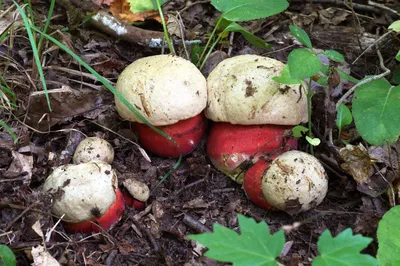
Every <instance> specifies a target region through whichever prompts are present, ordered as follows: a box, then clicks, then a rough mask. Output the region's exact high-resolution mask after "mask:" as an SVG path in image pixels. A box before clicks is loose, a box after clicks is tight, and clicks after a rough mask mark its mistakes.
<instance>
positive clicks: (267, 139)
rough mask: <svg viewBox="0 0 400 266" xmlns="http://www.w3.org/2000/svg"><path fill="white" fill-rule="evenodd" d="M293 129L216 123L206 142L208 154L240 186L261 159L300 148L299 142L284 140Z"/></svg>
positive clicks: (275, 126)
mask: <svg viewBox="0 0 400 266" xmlns="http://www.w3.org/2000/svg"><path fill="white" fill-rule="evenodd" d="M291 128H292V127H291V126H278V125H233V124H230V123H221V122H219V123H215V124H214V125H213V127H212V128H211V132H210V135H209V137H208V141H207V154H208V156H209V158H210V160H211V162H212V163H213V164H214V166H215V167H217V168H218V169H219V170H221V171H222V172H224V173H225V174H226V175H228V176H230V177H231V178H232V179H234V180H235V181H237V182H238V183H242V182H243V173H244V172H245V171H247V169H248V168H249V167H250V166H251V165H252V163H255V162H257V161H258V159H259V157H262V156H263V157H265V156H268V157H270V158H272V157H273V156H277V155H280V154H282V153H283V152H285V151H288V150H292V149H296V148H297V139H289V138H287V137H285V135H286V134H285V131H287V130H290V129H291Z"/></svg>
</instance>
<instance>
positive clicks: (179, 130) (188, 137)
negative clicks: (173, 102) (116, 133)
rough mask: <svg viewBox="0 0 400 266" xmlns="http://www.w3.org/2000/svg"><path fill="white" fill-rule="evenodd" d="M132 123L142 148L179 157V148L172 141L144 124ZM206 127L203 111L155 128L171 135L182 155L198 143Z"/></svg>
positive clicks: (161, 154)
mask: <svg viewBox="0 0 400 266" xmlns="http://www.w3.org/2000/svg"><path fill="white" fill-rule="evenodd" d="M132 125H133V129H134V130H135V131H136V132H137V133H138V135H139V142H140V144H141V146H142V147H143V148H144V149H146V150H147V151H149V152H152V153H154V154H155V155H158V156H163V157H171V158H178V157H179V154H180V150H179V148H178V147H177V146H176V144H175V143H174V142H172V141H171V140H168V139H166V138H164V137H163V136H161V135H160V134H158V133H157V132H155V131H154V130H152V129H151V128H150V127H149V126H147V125H146V124H141V123H136V122H135V123H132ZM206 127H207V119H206V117H205V116H204V114H203V113H200V114H198V115H196V116H194V117H192V118H189V119H186V120H181V121H179V122H177V123H175V124H172V125H168V126H159V127H157V128H158V129H160V130H161V131H163V132H165V133H166V134H168V135H169V136H171V138H173V139H174V140H175V141H176V142H177V143H178V144H179V146H180V148H181V151H182V155H187V154H189V153H191V152H192V151H193V150H194V149H195V148H196V146H197V144H199V142H200V140H201V138H202V136H203V135H204V133H205V131H206Z"/></svg>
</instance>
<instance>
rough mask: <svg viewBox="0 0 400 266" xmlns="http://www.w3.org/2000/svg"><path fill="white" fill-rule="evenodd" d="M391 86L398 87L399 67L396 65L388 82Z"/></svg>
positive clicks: (399, 79)
mask: <svg viewBox="0 0 400 266" xmlns="http://www.w3.org/2000/svg"><path fill="white" fill-rule="evenodd" d="M390 82H392V83H393V84H396V85H400V65H397V66H396V67H395V68H394V70H393V76H392V79H391V80H390Z"/></svg>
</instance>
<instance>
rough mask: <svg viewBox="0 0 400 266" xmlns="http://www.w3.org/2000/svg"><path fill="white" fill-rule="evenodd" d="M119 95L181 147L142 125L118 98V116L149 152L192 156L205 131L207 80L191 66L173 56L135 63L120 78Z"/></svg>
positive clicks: (162, 56)
mask: <svg viewBox="0 0 400 266" xmlns="http://www.w3.org/2000/svg"><path fill="white" fill-rule="evenodd" d="M116 88H117V90H118V91H119V93H120V94H121V95H122V96H123V97H125V98H126V100H127V101H128V102H129V103H131V104H132V106H134V107H135V108H136V109H137V111H138V112H140V114H141V115H142V116H144V117H145V118H146V119H147V120H148V121H149V123H150V124H152V125H153V126H157V127H158V129H160V130H161V131H164V132H165V133H167V134H168V135H170V136H171V137H172V138H173V139H174V140H175V141H176V142H177V143H178V144H179V146H180V150H179V148H178V147H177V146H176V144H175V143H173V142H172V141H170V140H168V139H166V138H164V137H163V136H161V135H159V134H158V133H156V132H155V131H153V130H152V129H151V128H150V127H148V126H147V125H146V124H143V121H141V120H140V119H139V118H138V117H137V116H136V115H135V114H133V113H132V112H131V111H130V110H129V109H128V108H127V107H126V106H125V105H124V104H123V103H122V101H120V100H119V99H118V97H116V98H115V104H116V108H117V111H118V113H119V115H120V116H121V117H122V118H123V119H126V120H129V121H131V122H133V123H132V125H133V128H134V130H136V131H137V133H138V136H139V142H140V144H141V145H142V146H143V148H145V149H146V150H148V151H150V152H152V153H154V154H156V155H159V156H164V157H179V155H180V151H182V154H183V155H186V154H188V153H190V152H192V151H193V150H194V149H195V147H196V145H197V144H198V143H199V142H200V139H201V137H202V136H203V134H204V132H205V129H206V118H205V117H204V115H203V114H202V111H203V109H204V108H205V107H206V103H207V85H206V80H205V78H204V76H203V75H202V74H201V72H200V71H199V70H198V69H197V68H196V66H195V65H193V64H192V63H191V62H189V61H187V60H185V59H183V58H180V57H177V56H172V55H156V56H150V57H145V58H142V59H139V60H136V61H135V62H133V63H132V64H130V65H129V66H128V67H127V68H126V69H125V70H124V71H123V72H122V73H121V75H120V76H119V78H118V81H117V85H116Z"/></svg>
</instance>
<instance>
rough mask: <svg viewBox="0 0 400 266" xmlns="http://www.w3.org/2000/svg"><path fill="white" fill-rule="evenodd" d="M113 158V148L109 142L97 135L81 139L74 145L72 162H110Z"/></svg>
mask: <svg viewBox="0 0 400 266" xmlns="http://www.w3.org/2000/svg"><path fill="white" fill-rule="evenodd" d="M113 160H114V149H113V147H112V146H111V144H110V143H109V142H108V141H106V140H104V139H102V138H98V137H88V138H85V139H83V140H82V141H81V142H80V143H79V145H78V146H77V147H76V149H75V152H74V156H73V157H72V161H73V163H74V164H80V163H87V162H90V161H103V162H106V163H109V164H111V163H112V162H113Z"/></svg>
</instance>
